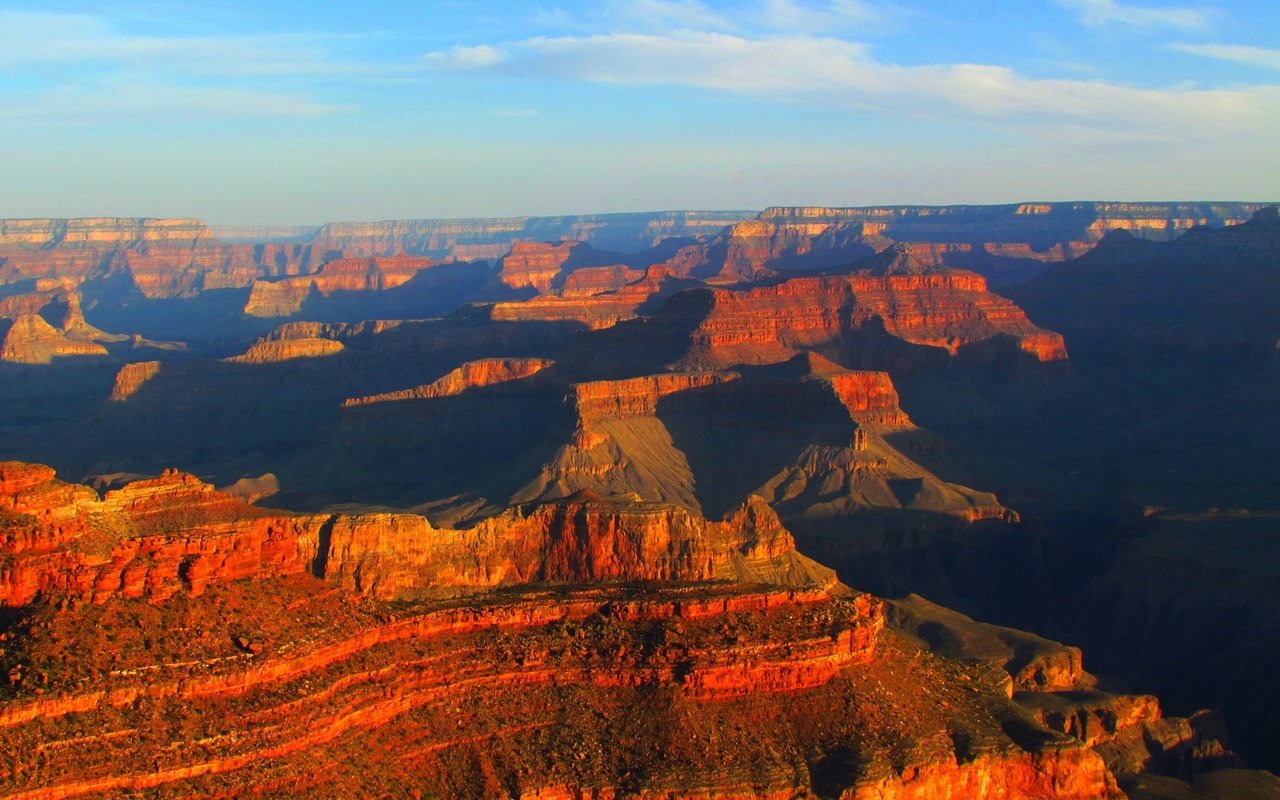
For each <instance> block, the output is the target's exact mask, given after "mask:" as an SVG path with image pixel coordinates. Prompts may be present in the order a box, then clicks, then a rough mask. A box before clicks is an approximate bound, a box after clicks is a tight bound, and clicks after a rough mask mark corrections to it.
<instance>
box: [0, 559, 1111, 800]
mask: <svg viewBox="0 0 1280 800" xmlns="http://www.w3.org/2000/svg"><path fill="white" fill-rule="evenodd" d="M125 617H130V618H133V619H136V620H137V622H136V623H135V624H132V625H129V626H124V625H120V624H119V623H120V622H121V621H122V618H125ZM32 622H33V625H32V630H33V631H39V634H38V635H37V637H36V638H35V639H34V640H25V641H26V642H27V643H26V644H25V645H24V647H23V649H22V656H23V658H24V659H25V660H24V661H23V662H21V663H22V666H21V667H17V668H11V671H10V674H11V675H16V677H15V678H13V680H15V681H16V683H15V684H13V685H14V686H15V687H16V689H15V688H11V690H10V691H11V696H10V698H9V699H8V700H6V701H4V702H2V703H0V740H3V742H4V743H6V750H7V751H8V752H12V753H13V754H14V759H15V760H16V762H17V763H19V764H20V768H19V769H16V770H13V771H12V772H9V773H6V774H5V775H4V776H3V777H0V780H2V781H4V786H5V788H6V789H7V790H9V791H11V792H19V793H26V794H25V795H22V794H20V795H19V796H30V797H46V796H47V797H77V796H90V795H92V796H114V795H117V794H122V793H125V792H130V791H139V790H145V791H147V792H148V793H150V794H153V795H156V796H159V797H168V796H175V795H190V794H192V793H196V794H204V793H206V792H207V790H209V789H210V787H212V786H214V785H217V786H219V787H220V789H219V790H220V791H223V792H230V793H233V794H235V795H237V796H242V797H243V796H268V795H272V794H279V793H280V792H288V793H295V792H296V791H298V790H300V789H301V787H303V786H305V787H308V788H307V791H308V792H310V793H312V794H317V793H318V794H319V795H321V796H330V795H332V796H339V795H347V796H351V795H364V794H369V793H380V792H386V791H390V792H393V793H394V792H395V791H397V787H399V788H403V787H405V786H414V787H416V788H417V789H419V790H421V791H423V792H424V793H428V794H436V795H442V796H444V795H450V796H477V795H488V794H491V793H502V794H506V793H512V794H517V795H519V796H526V797H534V796H536V797H577V796H600V797H608V796H617V795H619V794H622V793H627V794H636V795H640V796H655V797H656V796H689V795H693V794H699V795H708V796H720V797H738V796H757V797H760V796H763V797H794V796H804V795H809V794H819V795H828V796H829V795H842V796H846V797H858V798H879V797H931V798H955V800H959V799H960V798H966V797H973V796H976V795H975V794H974V792H975V791H978V790H979V789H981V791H982V793H983V795H984V796H987V797H1009V798H1013V797H1025V796H1045V797H1049V796H1052V797H1060V798H1068V799H1071V798H1079V800H1084V798H1113V797H1114V798H1119V797H1121V795H1120V794H1119V792H1118V791H1117V789H1116V787H1115V783H1114V779H1113V778H1112V776H1111V775H1110V774H1109V773H1108V772H1107V770H1106V769H1105V767H1104V765H1103V763H1102V760H1101V759H1100V758H1099V757H1098V756H1097V755H1096V754H1095V753H1093V752H1092V751H1090V750H1089V749H1088V748H1087V747H1086V746H1085V745H1084V744H1083V743H1080V742H1078V741H1075V740H1073V739H1071V738H1069V737H1066V736H1064V735H1061V734H1055V733H1052V732H1050V731H1048V730H1045V729H1043V728H1037V727H1036V726H1035V725H1034V723H1032V722H1030V721H1027V720H1025V719H1024V718H1022V717H1021V716H1020V712H1019V711H1018V709H1017V707H1016V706H1015V705H1014V704H1013V703H1012V702H1011V701H1009V700H1008V699H1007V698H1005V697H1004V696H1003V695H1001V694H1000V693H999V691H998V689H993V687H992V686H991V685H990V684H989V682H988V681H987V678H986V676H985V674H984V673H982V672H981V671H978V670H974V669H971V668H968V667H965V666H964V665H962V664H959V663H958V662H952V661H947V660H943V659H938V658H937V657H935V656H932V655H930V654H928V653H925V652H923V651H920V650H918V649H915V648H913V647H911V646H910V645H907V644H906V643H904V642H901V641H899V640H898V639H897V638H896V637H893V636H888V635H886V634H885V633H884V631H883V625H884V621H883V616H882V613H881V610H880V606H879V603H878V602H877V601H875V600H874V599H872V598H868V597H866V596H865V595H851V596H847V597H833V596H831V595H829V594H827V593H825V592H822V591H808V592H779V591H768V590H761V589H758V588H757V589H752V588H750V587H746V586H742V585H735V584H724V585H719V586H706V585H703V586H691V587H685V588H675V587H652V588H648V589H625V588H624V589H616V590H600V589H577V590H573V591H562V592H558V593H547V592H541V593H539V592H533V593H525V594H522V595H514V596H507V597H504V596H496V597H492V598H490V599H488V600H485V601H481V602H477V603H472V604H469V605H467V606H457V605H452V606H441V605H438V604H437V605H422V604H408V605H400V606H398V607H397V608H396V613H395V615H394V616H392V615H389V614H388V613H387V610H386V608H385V607H383V606H379V605H377V604H373V603H370V602H369V601H359V600H353V599H352V598H350V597H349V596H347V595H345V594H343V593H334V592H332V591H323V590H321V586H320V585H318V584H317V582H316V581H315V580H314V579H312V578H308V577H307V576H295V577H290V578H282V579H277V580H275V581H269V582H247V581H242V582H237V583H233V584H227V585H225V586H221V587H216V588H211V590H210V592H209V593H207V594H206V595H202V596H201V597H198V598H174V599H172V600H170V601H167V602H165V603H162V604H153V605H146V604H137V603H131V602H130V601H121V602H117V603H113V604H110V605H106V606H75V607H68V608H67V609H66V610H63V611H57V612H55V611H53V610H52V609H49V610H48V611H47V612H42V613H41V615H40V617H39V619H34V620H32ZM104 627H107V628H111V629H120V630H123V631H127V633H125V635H124V637H123V638H121V639H120V640H119V641H118V642H117V644H116V647H117V649H116V655H115V659H116V660H114V661H112V660H110V658H111V656H106V657H105V658H104V656H105V655H106V654H101V653H100V652H99V651H98V650H95V649H94V648H93V647H90V646H87V645H89V644H90V639H89V637H91V636H93V635H96V634H93V633H92V632H93V631H96V630H100V629H102V628H104ZM197 631H203V633H199V634H197V633H196V632H197ZM55 646H56V647H67V648H72V649H74V650H76V651H77V652H84V653H85V654H86V656H85V658H84V659H82V660H81V661H79V662H78V664H79V665H80V666H78V667H76V668H74V669H72V670H71V671H67V670H66V669H53V665H54V664H55V663H56V661H54V660H53V658H54V657H55V656H54V651H53V648H54V647H55ZM13 652H15V651H10V653H13ZM193 656H194V659H193ZM6 663H10V662H6ZM98 670H101V671H100V672H99V671H98ZM37 689H39V690H40V691H39V692H37ZM42 693H43V696H42ZM215 709H216V710H215ZM143 719H146V720H149V722H147V723H146V724H144V723H143ZM215 721H216V722H215ZM268 722H269V724H264V723H268ZM85 726H88V727H90V729H91V730H92V733H90V734H88V735H81V734H79V733H77V731H80V730H81V729H82V727H85ZM215 726H216V728H215ZM37 727H38V728H39V729H40V730H41V731H45V732H46V734H44V735H52V736H56V737H59V739H58V740H59V741H61V742H63V744H62V746H59V747H57V748H51V749H49V751H48V753H47V754H46V755H45V756H43V757H42V758H39V759H37V758H36V757H35V756H34V755H31V756H28V755H27V754H28V753H30V750H29V749H26V748H21V747H9V745H8V743H10V742H11V741H12V742H14V743H16V742H17V741H20V740H23V737H25V736H28V735H30V734H31V733H32V732H33V731H34V730H35V729H36V728H37ZM49 730H52V731H54V732H53V733H52V734H49V733H47V732H48V731H49ZM126 730H132V731H134V733H132V734H131V735H122V734H120V733H119V732H120V731H126ZM942 731H948V732H950V733H940V732H942ZM494 742H501V746H498V747H495V746H494V745H493V743H494ZM355 754H359V756H358V757H357V758H354V760H352V759H351V758H350V757H349V756H354V755H355ZM317 763H323V764H325V765H326V766H325V768H324V769H323V770H316V769H315V765H316V764H317ZM357 763H358V765H359V766H358V768H357V767H355V764H357ZM345 764H351V765H352V767H350V768H349V767H346V766H343V765H345ZM708 764H714V765H715V767H714V769H707V765H708Z"/></svg>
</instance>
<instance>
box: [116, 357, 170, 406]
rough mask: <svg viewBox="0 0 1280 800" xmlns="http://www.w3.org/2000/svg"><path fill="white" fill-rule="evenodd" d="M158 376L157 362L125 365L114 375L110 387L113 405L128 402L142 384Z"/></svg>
mask: <svg viewBox="0 0 1280 800" xmlns="http://www.w3.org/2000/svg"><path fill="white" fill-rule="evenodd" d="M159 374H160V362H159V361H137V362H134V363H132V364H125V365H124V366H123V367H121V368H120V371H119V372H117V373H116V381H115V384H114V385H113V386H112V387H111V397H110V398H109V399H110V400H111V402H113V403H121V402H124V401H125V400H128V399H129V398H130V397H132V396H133V395H134V394H136V393H137V391H138V390H139V389H141V388H142V386H143V384H145V383H146V382H147V381H149V380H151V379H152V378H154V377H155V376H157V375H159Z"/></svg>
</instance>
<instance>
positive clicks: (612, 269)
mask: <svg viewBox="0 0 1280 800" xmlns="http://www.w3.org/2000/svg"><path fill="white" fill-rule="evenodd" d="M644 277H645V273H644V272H642V271H641V270H638V269H631V268H630V267H627V266H624V265H620V264H615V265H613V266H608V267H582V268H580V269H576V270H574V271H573V272H571V273H569V274H568V275H567V276H565V279H564V285H563V286H561V288H560V296H561V297H565V298H575V297H595V296H596V295H601V294H604V293H606V292H616V291H617V290H619V289H621V288H622V287H624V286H626V285H628V284H632V283H635V282H636V281H639V280H641V279H642V278H644Z"/></svg>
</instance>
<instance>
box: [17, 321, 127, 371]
mask: <svg viewBox="0 0 1280 800" xmlns="http://www.w3.org/2000/svg"><path fill="white" fill-rule="evenodd" d="M0 331H2V332H3V333H2V336H3V338H0V361H12V362H15V363H19V364H49V363H52V362H53V360H54V359H56V358H69V357H76V356H79V357H90V358H93V357H100V356H105V355H107V349H106V348H105V347H103V346H102V345H101V344H99V343H97V342H94V341H86V340H84V339H81V338H79V337H76V338H72V337H70V336H67V335H66V334H65V333H63V332H62V331H60V330H58V329H57V328H55V327H53V326H52V325H50V324H49V323H48V322H46V321H45V320H44V317H41V316H40V315H39V314H21V315H19V316H18V317H16V318H15V319H12V320H4V319H0Z"/></svg>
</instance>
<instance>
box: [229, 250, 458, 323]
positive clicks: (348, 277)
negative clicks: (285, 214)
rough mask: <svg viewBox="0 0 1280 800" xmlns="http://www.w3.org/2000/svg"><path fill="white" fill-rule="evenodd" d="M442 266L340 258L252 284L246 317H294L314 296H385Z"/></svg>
mask: <svg viewBox="0 0 1280 800" xmlns="http://www.w3.org/2000/svg"><path fill="white" fill-rule="evenodd" d="M441 263H442V262H440V261H438V260H434V259H429V258H410V257H404V256H401V257H381V258H338V259H334V260H332V261H329V262H327V263H326V264H325V265H324V266H323V267H321V268H320V269H319V271H317V272H315V273H314V274H311V275H301V276H296V277H290V278H284V279H281V280H277V281H253V286H252V288H251V289H250V291H249V299H248V301H246V303H245V306H244V313H245V314H247V315H249V316H251V317H291V316H293V315H294V314H296V313H298V312H299V311H301V310H302V307H303V304H304V303H305V302H306V301H307V300H308V299H309V298H311V297H313V296H319V297H322V298H327V297H329V296H331V295H333V294H335V293H338V292H386V291H390V290H392V289H395V288H398V287H400V286H404V285H405V284H406V283H408V282H409V281H411V280H413V279H414V278H415V277H416V276H417V275H418V273H420V272H421V271H423V270H426V269H430V268H432V267H437V266H439V265H440V264H441Z"/></svg>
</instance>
